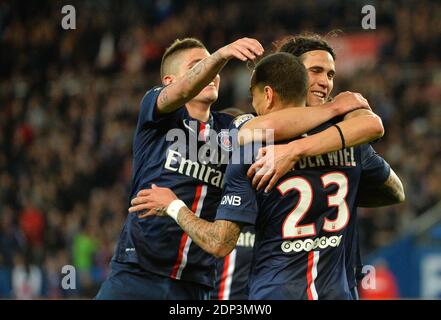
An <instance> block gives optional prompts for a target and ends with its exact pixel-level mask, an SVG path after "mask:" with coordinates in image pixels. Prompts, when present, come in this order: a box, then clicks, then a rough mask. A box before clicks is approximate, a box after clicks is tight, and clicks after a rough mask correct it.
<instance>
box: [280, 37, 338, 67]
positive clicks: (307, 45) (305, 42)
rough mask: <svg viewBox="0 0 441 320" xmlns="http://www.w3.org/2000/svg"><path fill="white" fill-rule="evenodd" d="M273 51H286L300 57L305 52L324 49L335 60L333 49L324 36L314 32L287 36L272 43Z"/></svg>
mask: <svg viewBox="0 0 441 320" xmlns="http://www.w3.org/2000/svg"><path fill="white" fill-rule="evenodd" d="M274 47H275V50H274V51H275V52H288V53H291V54H293V55H295V56H296V57H300V56H301V55H303V54H304V53H306V52H309V51H314V50H324V51H327V52H329V54H330V55H331V56H332V58H333V59H334V60H335V58H336V55H335V52H334V49H332V47H331V46H330V45H329V43H328V42H327V41H326V40H325V38H324V37H322V36H320V35H319V34H316V33H302V34H300V35H296V36H288V37H285V38H283V39H281V40H279V41H276V42H275V43H274Z"/></svg>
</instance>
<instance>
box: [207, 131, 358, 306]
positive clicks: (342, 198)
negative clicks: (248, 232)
mask: <svg viewBox="0 0 441 320" xmlns="http://www.w3.org/2000/svg"><path fill="white" fill-rule="evenodd" d="M329 125H330V124H329V123H328V124H326V125H324V126H321V127H320V129H319V130H323V129H325V128H326V127H328V126H329ZM245 149H246V148H241V149H240V150H237V151H235V152H236V153H237V152H240V153H242V154H241V155H240V156H242V157H243V156H244V155H243V152H244V150H245ZM362 149H363V146H360V147H353V148H346V149H344V150H340V151H337V152H332V153H329V154H325V155H322V156H316V157H310V158H305V159H302V160H301V161H299V162H298V163H297V164H296V166H295V169H294V170H292V171H291V172H289V173H288V174H287V175H285V176H284V177H283V178H282V179H280V181H279V182H278V183H277V186H276V188H274V189H273V190H272V191H271V192H270V193H268V194H266V193H264V192H263V191H259V192H255V190H253V189H252V186H251V182H250V181H249V180H248V178H247V176H246V171H247V169H248V167H249V165H244V164H230V165H229V167H228V169H227V173H226V179H225V189H224V193H223V197H222V201H221V205H220V207H219V208H218V212H217V216H216V219H223V220H230V221H236V222H238V223H245V224H251V225H254V226H255V229H256V239H255V245H254V255H253V262H252V267H251V273H250V279H249V290H250V291H249V298H250V299H350V298H351V294H350V291H349V286H348V279H347V270H346V240H347V239H348V233H349V232H348V230H349V229H351V228H352V227H353V225H352V224H351V223H350V220H351V219H350V218H351V211H352V208H354V207H355V200H356V194H357V189H358V185H359V182H360V177H361V172H362V163H363V161H362V153H363V152H362ZM234 158H235V155H234V154H233V159H234Z"/></svg>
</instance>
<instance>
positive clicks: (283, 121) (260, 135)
mask: <svg viewBox="0 0 441 320" xmlns="http://www.w3.org/2000/svg"><path fill="white" fill-rule="evenodd" d="M361 108H363V109H362V110H364V109H366V111H369V104H368V102H367V100H366V99H365V98H364V97H363V96H362V95H360V94H358V93H353V92H348V91H347V92H343V93H340V94H338V95H337V96H336V97H335V98H334V100H333V101H332V102H328V103H325V104H323V105H321V106H314V107H297V108H286V109H283V110H279V111H275V112H272V113H269V114H266V115H263V116H258V117H255V118H253V119H251V120H249V121H248V122H247V123H246V124H245V125H243V126H242V128H241V129H240V131H239V136H238V137H239V143H240V144H246V143H249V142H251V141H256V140H260V141H265V138H266V133H265V131H264V130H267V129H269V130H274V140H275V141H283V140H288V139H293V138H296V137H298V136H299V135H301V134H303V133H305V132H307V131H309V130H311V129H313V128H315V127H317V126H319V125H320V124H322V123H324V122H326V121H328V120H330V119H332V118H334V117H336V116H339V115H343V114H347V113H348V112H351V111H353V110H359V109H361ZM356 115H357V114H356ZM353 116H354V115H353Z"/></svg>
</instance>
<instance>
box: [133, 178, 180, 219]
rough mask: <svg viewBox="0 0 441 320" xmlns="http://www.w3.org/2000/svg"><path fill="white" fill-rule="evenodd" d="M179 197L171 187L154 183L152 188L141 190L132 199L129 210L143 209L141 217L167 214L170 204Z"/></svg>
mask: <svg viewBox="0 0 441 320" xmlns="http://www.w3.org/2000/svg"><path fill="white" fill-rule="evenodd" d="M176 199H178V197H177V196H176V195H175V194H174V192H173V191H171V190H170V189H169V188H161V187H158V186H157V185H155V184H152V188H151V189H143V190H141V191H139V192H138V193H137V195H136V197H135V198H133V199H132V201H131V202H130V204H131V205H132V206H131V207H130V208H129V212H130V213H132V212H138V211H143V213H142V214H139V215H138V217H139V218H146V217H148V216H152V215H157V216H166V215H167V211H166V210H167V208H168V206H169V204H170V203H171V202H172V201H173V200H176Z"/></svg>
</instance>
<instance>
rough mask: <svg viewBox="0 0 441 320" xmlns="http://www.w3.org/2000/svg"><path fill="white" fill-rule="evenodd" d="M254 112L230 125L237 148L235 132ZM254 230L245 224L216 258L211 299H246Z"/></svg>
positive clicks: (232, 141)
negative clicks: (228, 250)
mask: <svg viewBox="0 0 441 320" xmlns="http://www.w3.org/2000/svg"><path fill="white" fill-rule="evenodd" d="M254 117H255V115H254V114H243V115H240V116H237V117H236V118H235V119H234V120H233V122H232V123H231V126H230V139H231V140H230V141H231V146H232V148H234V149H237V148H238V143H237V133H238V132H239V130H240V128H241V127H242V126H243V125H244V124H245V123H247V122H248V121H249V120H251V119H253V118H254ZM254 238H255V231H254V227H253V226H245V227H244V228H243V229H242V231H241V233H240V236H239V239H238V240H237V246H236V248H235V249H234V250H233V251H232V252H231V253H230V254H229V255H228V256H226V257H225V258H223V259H218V262H217V272H216V282H215V288H214V289H213V291H212V292H211V299H213V300H247V299H248V277H249V275H250V268H251V260H252V257H253V246H254Z"/></svg>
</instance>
